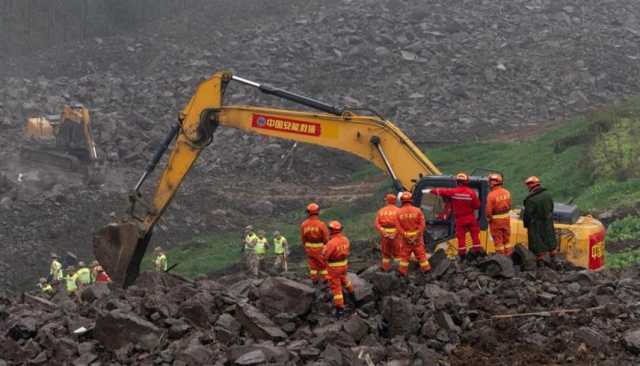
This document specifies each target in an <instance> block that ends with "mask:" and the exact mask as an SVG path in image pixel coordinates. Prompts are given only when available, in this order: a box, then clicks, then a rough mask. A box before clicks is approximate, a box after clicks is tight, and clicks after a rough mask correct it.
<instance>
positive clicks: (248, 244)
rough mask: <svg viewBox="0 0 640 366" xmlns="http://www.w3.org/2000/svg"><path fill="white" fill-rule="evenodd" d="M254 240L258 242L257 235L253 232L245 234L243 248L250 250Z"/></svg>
mask: <svg viewBox="0 0 640 366" xmlns="http://www.w3.org/2000/svg"><path fill="white" fill-rule="evenodd" d="M256 240H258V235H256V234H255V233H254V232H251V233H249V234H247V236H245V237H244V248H245V249H249V248H251V246H252V245H253V243H254V242H255V241H256Z"/></svg>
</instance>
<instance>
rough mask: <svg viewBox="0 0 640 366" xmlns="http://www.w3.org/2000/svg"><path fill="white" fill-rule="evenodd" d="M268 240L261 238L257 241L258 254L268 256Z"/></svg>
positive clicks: (256, 249)
mask: <svg viewBox="0 0 640 366" xmlns="http://www.w3.org/2000/svg"><path fill="white" fill-rule="evenodd" d="M267 243H268V242H267V238H260V237H258V239H257V240H256V248H255V251H256V254H267Z"/></svg>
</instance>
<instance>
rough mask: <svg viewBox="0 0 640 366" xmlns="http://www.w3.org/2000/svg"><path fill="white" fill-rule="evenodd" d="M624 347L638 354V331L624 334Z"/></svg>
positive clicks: (639, 340)
mask: <svg viewBox="0 0 640 366" xmlns="http://www.w3.org/2000/svg"><path fill="white" fill-rule="evenodd" d="M623 339H624V346H625V347H626V348H627V349H628V350H629V351H630V352H633V353H635V354H640V329H634V330H630V331H628V332H626V333H625V334H624V336H623Z"/></svg>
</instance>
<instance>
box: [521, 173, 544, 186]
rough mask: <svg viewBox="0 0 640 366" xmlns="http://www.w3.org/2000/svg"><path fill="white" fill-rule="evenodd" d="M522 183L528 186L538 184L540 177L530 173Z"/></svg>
mask: <svg viewBox="0 0 640 366" xmlns="http://www.w3.org/2000/svg"><path fill="white" fill-rule="evenodd" d="M524 184H526V185H527V186H528V187H535V186H539V185H540V178H538V177H536V176H535V175H532V176H530V177H529V178H527V179H525V181H524Z"/></svg>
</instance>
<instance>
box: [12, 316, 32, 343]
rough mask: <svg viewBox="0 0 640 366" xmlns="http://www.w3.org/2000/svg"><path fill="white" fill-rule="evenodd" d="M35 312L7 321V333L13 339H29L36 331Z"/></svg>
mask: <svg viewBox="0 0 640 366" xmlns="http://www.w3.org/2000/svg"><path fill="white" fill-rule="evenodd" d="M35 316H36V314H31V315H30V316H23V317H19V318H16V319H13V320H11V319H10V321H9V327H8V328H9V330H8V332H7V335H8V336H9V337H11V338H13V339H15V340H19V339H29V338H32V337H34V336H35V335H36V333H37V332H38V320H37V319H36V317H35Z"/></svg>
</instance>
